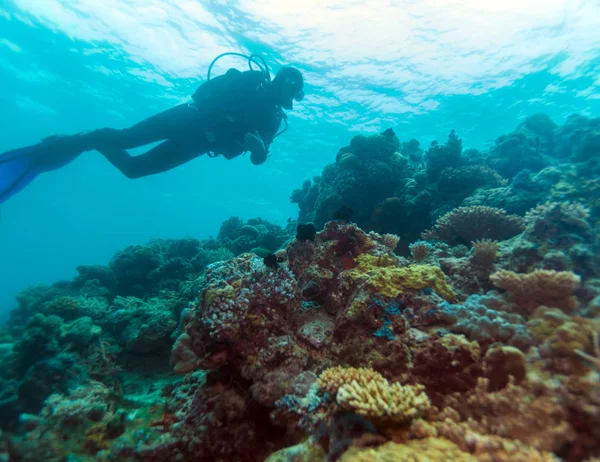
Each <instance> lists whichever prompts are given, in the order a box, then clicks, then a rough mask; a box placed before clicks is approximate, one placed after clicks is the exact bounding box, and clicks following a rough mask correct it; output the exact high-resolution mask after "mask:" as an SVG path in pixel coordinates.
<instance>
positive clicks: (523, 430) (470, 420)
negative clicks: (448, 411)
mask: <svg viewBox="0 0 600 462" xmlns="http://www.w3.org/2000/svg"><path fill="white" fill-rule="evenodd" d="M446 404H447V405H448V406H449V407H450V408H452V409H453V410H456V411H457V412H458V414H459V415H460V420H462V421H463V423H466V424H467V425H468V427H469V429H470V430H471V431H474V432H477V433H481V434H484V435H495V436H499V437H501V438H506V439H511V440H518V441H520V442H522V443H524V444H526V445H528V446H532V447H534V448H535V449H538V450H541V451H554V450H557V449H558V448H560V447H561V446H562V445H563V444H564V443H566V442H568V441H571V440H572V439H573V437H574V434H573V429H572V428H571V426H570V425H569V423H568V412H567V409H566V408H565V407H564V406H563V403H562V402H561V400H560V399H559V397H558V396H556V395H554V394H553V393H552V391H551V390H548V389H546V388H539V387H534V386H532V385H527V384H525V385H521V386H518V385H515V383H514V379H513V378H512V377H511V379H510V381H509V383H508V385H507V386H506V387H505V388H503V389H502V390H499V391H494V392H490V388H489V380H488V379H485V378H480V379H479V382H478V384H477V387H476V388H475V390H474V392H473V393H472V394H471V395H470V396H469V397H468V398H466V399H465V397H464V395H458V394H457V395H455V396H452V397H448V398H447V400H446ZM454 420H456V417H454ZM453 441H454V440H453Z"/></svg>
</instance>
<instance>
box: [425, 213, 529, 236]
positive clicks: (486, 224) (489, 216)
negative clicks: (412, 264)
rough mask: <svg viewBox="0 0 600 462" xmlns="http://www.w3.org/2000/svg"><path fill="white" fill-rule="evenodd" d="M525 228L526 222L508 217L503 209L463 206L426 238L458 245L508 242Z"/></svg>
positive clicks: (519, 218)
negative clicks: (484, 241)
mask: <svg viewBox="0 0 600 462" xmlns="http://www.w3.org/2000/svg"><path fill="white" fill-rule="evenodd" d="M524 228H525V223H524V221H523V219H522V218H521V217H519V216H517V215H507V214H506V212H505V211H504V210H502V209H498V208H495V207H486V206H483V205H478V206H473V207H459V208H457V209H454V210H452V211H451V212H448V213H447V214H445V215H443V216H442V217H440V218H438V220H437V222H436V224H435V226H434V227H433V229H431V230H429V231H425V232H424V233H423V235H422V237H423V239H426V240H431V239H437V240H440V241H444V242H447V243H448V244H456V243H457V242H462V243H464V242H472V241H476V240H478V239H484V238H487V239H495V240H499V241H501V240H504V239H508V238H509V237H512V236H514V235H516V234H518V233H520V232H521V231H523V229H524Z"/></svg>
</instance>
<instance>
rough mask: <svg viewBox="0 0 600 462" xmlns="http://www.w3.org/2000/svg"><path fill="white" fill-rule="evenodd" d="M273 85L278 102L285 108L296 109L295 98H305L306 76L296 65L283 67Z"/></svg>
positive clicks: (298, 99)
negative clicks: (303, 75)
mask: <svg viewBox="0 0 600 462" xmlns="http://www.w3.org/2000/svg"><path fill="white" fill-rule="evenodd" d="M272 85H273V87H272V88H273V91H274V95H275V98H276V101H277V104H279V105H281V107H282V108H284V109H294V100H296V101H300V100H302V98H304V90H303V88H304V77H302V73H301V72H300V71H299V70H298V69H296V68H295V67H282V68H281V69H280V70H279V72H277V74H276V75H275V78H274V79H273V82H272Z"/></svg>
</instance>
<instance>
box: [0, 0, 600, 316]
mask: <svg viewBox="0 0 600 462" xmlns="http://www.w3.org/2000/svg"><path fill="white" fill-rule="evenodd" d="M361 3H363V2H358V3H353V2H348V1H344V2H338V1H332V0H328V1H325V2H320V1H319V2H318V1H312V0H311V1H307V2H304V3H301V2H282V1H278V2H276V1H264V2H258V3H252V2H247V1H232V2H227V6H223V5H222V2H205V1H202V2H200V1H192V0H143V1H142V0H107V1H104V2H97V1H95V0H40V1H31V0H3V1H2V2H0V84H1V85H0V102H1V108H2V109H1V110H0V127H1V131H0V152H3V151H6V150H9V149H15V148H18V147H20V146H25V145H28V144H32V143H35V142H37V141H39V140H40V138H42V137H45V136H49V135H52V134H56V133H64V134H68V133H76V132H81V131H87V130H92V129H95V128H100V127H105V126H108V127H115V128H122V127H126V126H128V125H131V124H133V123H136V122H138V121H140V120H142V119H144V118H145V117H148V116H150V115H152V114H154V113H156V112H158V111H161V110H164V109H167V108H169V107H171V106H173V105H175V104H178V103H180V102H183V101H186V100H187V99H188V98H189V95H190V94H191V93H193V91H194V90H195V89H196V87H197V86H198V84H199V83H200V82H201V80H202V79H203V78H205V75H206V71H207V68H208V65H209V64H210V62H211V61H212V59H213V58H214V57H215V56H216V55H218V54H219V53H222V52H225V51H237V52H244V53H259V54H262V55H263V56H264V57H265V58H266V59H267V60H268V62H269V63H270V64H271V65H272V67H273V68H274V69H275V70H276V69H277V66H278V65H280V64H292V65H295V66H297V67H299V68H300V69H301V70H302V71H303V72H304V73H305V78H306V82H307V84H306V94H307V97H306V99H305V100H304V101H303V102H301V103H297V105H296V110H295V111H292V112H290V113H289V116H290V128H289V130H288V132H286V133H285V134H284V135H283V136H282V137H281V138H278V139H277V140H276V142H275V144H274V145H273V146H272V148H271V153H272V154H271V157H270V158H269V159H268V161H267V162H266V163H265V164H264V165H261V166H258V167H255V166H253V165H251V164H250V162H249V159H248V158H247V157H242V158H238V159H235V160H232V161H226V160H224V159H210V158H208V157H201V158H199V159H196V160H195V161H193V162H191V163H189V164H187V165H185V166H183V167H180V168H177V169H175V170H172V171H169V172H166V173H164V174H161V175H156V176H151V177H146V178H142V179H138V180H128V179H126V178H124V177H123V176H122V175H121V173H120V172H118V171H117V170H116V169H114V168H113V167H112V166H111V165H110V164H109V163H108V162H107V161H106V160H105V159H104V158H102V157H101V156H100V155H99V154H97V153H93V152H92V153H87V154H85V155H83V156H81V157H80V158H79V159H77V160H76V161H75V162H73V163H72V164H70V165H68V166H67V167H65V168H63V169H61V170H59V171H55V172H51V173H47V174H44V175H42V176H41V177H39V178H38V179H37V180H36V181H35V182H34V183H33V184H32V185H31V186H29V187H28V188H26V189H25V190H24V191H23V192H21V193H20V194H18V195H17V196H15V197H14V198H12V199H11V200H10V201H8V202H7V203H6V204H4V205H3V206H2V207H1V209H0V215H1V223H0V312H2V313H5V312H6V311H7V310H9V309H10V308H11V307H12V306H13V304H14V295H15V293H16V292H17V291H19V290H20V289H22V288H23V287H25V286H27V285H30V284H36V283H50V282H54V281H56V280H58V279H63V278H70V277H71V276H72V275H73V274H74V273H75V267H76V266H77V265H80V264H103V263H107V262H108V260H109V258H110V257H111V256H112V254H113V253H114V252H115V251H116V250H118V249H120V248H123V247H125V246H127V245H131V244H138V243H143V242H145V241H147V240H148V239H150V238H154V237H181V236H186V235H191V236H194V237H197V238H205V237H208V236H209V235H216V234H217V232H218V229H219V226H220V224H221V222H222V221H223V220H224V219H226V218H228V217H230V216H232V215H237V216H240V217H241V218H244V219H246V218H250V217H254V216H261V217H263V218H266V219H268V220H271V221H275V222H277V223H280V224H283V223H284V222H285V221H286V220H287V218H288V217H292V218H293V217H295V216H296V214H297V208H296V206H295V205H294V204H290V202H289V196H290V193H291V191H292V190H293V189H295V188H297V187H299V186H300V185H301V184H302V182H303V181H304V180H305V179H306V178H310V177H312V176H314V175H317V174H319V173H320V171H321V169H322V167H323V166H324V165H325V164H327V163H329V162H331V161H332V160H333V159H335V154H336V153H337V150H338V149H339V148H340V147H341V146H344V145H346V144H347V143H348V141H349V139H350V137H351V136H353V135H354V134H356V133H359V132H363V133H372V132H377V131H382V130H384V129H386V128H388V127H392V128H393V129H394V130H395V131H396V133H397V134H398V136H399V138H400V139H401V140H402V141H407V140H408V139H409V138H413V137H416V138H418V139H419V140H420V141H421V144H422V145H424V146H425V147H426V146H428V145H429V143H430V142H431V141H432V140H433V139H439V140H445V139H446V136H447V134H448V132H449V131H450V130H451V129H456V130H457V133H458V134H459V136H461V138H463V140H464V146H465V147H466V148H469V147H471V148H479V149H484V148H486V146H489V145H490V144H491V143H493V140H494V139H495V138H497V137H498V136H500V135H501V134H503V133H507V132H510V131H511V130H513V129H514V128H515V126H516V125H517V124H518V123H519V122H520V121H521V120H523V119H524V118H525V117H527V116H529V115H531V114H534V113H537V112H544V113H546V114H548V115H549V116H550V117H552V118H553V119H554V121H555V122H557V123H559V124H561V123H562V122H563V121H564V119H565V117H566V116H567V115H569V114H571V113H574V112H578V113H582V114H585V115H595V116H597V115H598V114H600V92H599V91H598V90H599V89H600V78H599V77H598V75H600V32H599V31H598V28H597V24H598V23H600V6H599V5H598V2H597V0H590V1H585V0H553V1H547V2H543V4H542V2H516V1H512V0H510V1H508V0H507V1H504V2H498V3H497V4H496V2H480V1H474V0H473V1H458V0H446V1H444V2H439V1H436V2H434V1H427V0H423V1H421V2H412V1H410V0H405V1H402V2H389V1H384V0H379V1H371V2H368V6H361ZM391 3H393V4H394V5H395V6H391V5H390V4H391ZM525 3H527V4H525ZM482 4H483V5H482ZM230 66H237V67H239V68H244V66H245V63H244V62H242V61H241V60H238V59H235V58H227V59H224V60H223V61H221V62H220V63H219V66H217V67H216V68H215V72H216V73H217V74H218V73H221V72H223V71H224V70H225V69H227V67H230Z"/></svg>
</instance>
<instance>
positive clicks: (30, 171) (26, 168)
mask: <svg viewBox="0 0 600 462" xmlns="http://www.w3.org/2000/svg"><path fill="white" fill-rule="evenodd" d="M57 144H58V143H56V144H55V143H53V142H51V141H50V142H46V141H43V142H42V143H39V144H34V145H31V146H27V147H24V148H20V149H15V150H14V151H8V152H5V153H3V154H0V204H2V203H3V202H6V201H7V200H8V199H9V198H11V197H12V196H14V195H15V194H17V193H18V192H19V191H21V190H22V189H23V188H24V187H25V186H27V185H28V184H29V183H31V182H32V181H33V180H34V179H35V177H37V176H38V175H39V174H40V173H43V172H48V171H50V170H55V169H57V168H60V167H63V166H65V165H67V164H68V163H70V162H71V161H73V160H74V159H75V158H76V157H77V156H79V154H81V152H82V151H81V150H77V151H73V150H71V152H68V151H69V150H68V149H66V150H60V151H59V149H60V146H58V145H57Z"/></svg>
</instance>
